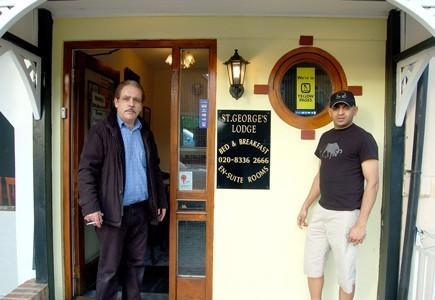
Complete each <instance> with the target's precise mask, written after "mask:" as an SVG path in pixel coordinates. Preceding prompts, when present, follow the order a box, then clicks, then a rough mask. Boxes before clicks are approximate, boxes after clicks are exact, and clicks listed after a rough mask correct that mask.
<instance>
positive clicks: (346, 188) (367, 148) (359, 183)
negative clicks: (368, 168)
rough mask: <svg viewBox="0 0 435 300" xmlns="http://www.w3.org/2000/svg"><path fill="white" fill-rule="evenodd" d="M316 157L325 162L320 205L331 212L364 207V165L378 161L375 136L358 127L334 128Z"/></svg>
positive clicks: (322, 173) (318, 147) (321, 140)
mask: <svg viewBox="0 0 435 300" xmlns="http://www.w3.org/2000/svg"><path fill="white" fill-rule="evenodd" d="M315 155H316V156H317V157H318V158H320V159H321V162H322V163H321V165H320V194H321V197H320V201H319V204H320V205H321V206H322V207H323V208H326V209H331V210H354V209H358V208H360V207H361V200H362V196H363V193H364V176H363V173H362V169H361V163H362V162H364V161H366V160H368V159H376V160H377V159H378V146H377V145H376V141H375V139H374V138H373V136H372V135H371V134H370V133H368V132H367V131H365V130H364V129H362V128H361V127H358V126H357V125H355V124H352V125H351V126H349V127H347V128H345V129H331V130H329V131H327V132H325V133H324V134H323V135H322V136H321V137H320V141H319V145H318V146H317V149H316V152H315Z"/></svg>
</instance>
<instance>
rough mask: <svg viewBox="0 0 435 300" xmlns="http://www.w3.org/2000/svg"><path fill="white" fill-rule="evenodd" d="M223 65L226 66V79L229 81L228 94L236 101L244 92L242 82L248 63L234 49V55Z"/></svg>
mask: <svg viewBox="0 0 435 300" xmlns="http://www.w3.org/2000/svg"><path fill="white" fill-rule="evenodd" d="M224 64H225V65H226V66H227V71H228V79H229V81H230V94H231V96H233V98H235V99H236V100H237V99H239V98H240V97H241V96H242V95H243V92H244V91H245V89H244V88H243V82H244V81H245V71H246V65H247V64H249V61H247V60H245V59H244V58H243V57H241V56H240V55H239V53H238V50H237V49H234V55H233V56H231V57H230V59H228V60H227V61H226V62H224Z"/></svg>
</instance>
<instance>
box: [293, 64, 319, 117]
mask: <svg viewBox="0 0 435 300" xmlns="http://www.w3.org/2000/svg"><path fill="white" fill-rule="evenodd" d="M296 78H297V80H296V86H297V92H296V99H297V100H296V109H312V110H314V109H315V108H316V102H315V101H316V99H315V98H316V97H315V84H316V71H315V68H297V69H296Z"/></svg>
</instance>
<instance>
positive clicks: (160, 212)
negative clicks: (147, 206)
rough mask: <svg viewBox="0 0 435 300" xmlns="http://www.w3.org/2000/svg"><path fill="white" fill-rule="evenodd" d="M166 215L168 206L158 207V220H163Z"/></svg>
mask: <svg viewBox="0 0 435 300" xmlns="http://www.w3.org/2000/svg"><path fill="white" fill-rule="evenodd" d="M165 216H166V208H158V209H157V220H158V221H159V222H161V221H163V219H164V218H165Z"/></svg>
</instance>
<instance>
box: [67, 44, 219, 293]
mask: <svg viewBox="0 0 435 300" xmlns="http://www.w3.org/2000/svg"><path fill="white" fill-rule="evenodd" d="M104 48H171V49H172V57H173V63H172V67H171V70H172V79H171V112H170V113H171V120H178V108H179V99H178V98H179V97H178V96H179V88H178V84H179V79H180V67H179V65H180V64H179V55H178V54H179V52H180V51H179V50H180V49H184V48H207V49H209V51H210V52H209V86H208V98H209V112H210V113H209V116H208V117H209V130H208V132H209V134H211V135H210V136H209V137H210V138H209V139H208V147H207V190H206V191H205V192H200V193H199V194H201V195H204V194H207V199H208V203H207V207H208V208H207V213H206V214H205V216H204V217H205V220H206V221H207V229H206V230H207V238H206V249H207V250H206V260H207V261H206V282H205V299H207V300H209V299H212V275H213V268H212V267H213V222H214V217H213V216H214V211H213V208H214V174H215V170H214V169H215V135H216V132H215V131H216V130H215V129H216V113H215V112H216V71H217V70H216V60H217V42H216V40H211V39H191V40H190V39H189V40H187V39H183V40H125V41H116V40H110V41H74V42H64V51H63V55H64V56H63V57H64V61H63V77H62V78H63V87H62V91H63V105H62V107H63V108H64V109H65V110H66V112H67V114H66V118H64V119H63V146H64V147H63V154H62V162H63V164H62V184H63V186H62V207H63V209H62V213H63V219H62V227H63V228H62V233H63V244H64V247H63V263H64V267H63V271H64V288H65V293H64V295H65V299H72V298H73V280H74V278H73V277H74V274H73V272H74V270H73V263H72V258H73V255H74V253H73V245H74V244H73V239H74V236H73V234H72V229H73V227H72V221H73V216H72V213H73V207H72V205H71V201H72V199H74V194H73V189H72V188H73V184H74V183H73V181H72V178H73V165H72V164H73V157H72V147H74V145H73V142H74V140H73V139H74V137H73V135H72V132H71V130H73V129H74V128H73V117H72V116H73V113H74V103H73V100H72V98H71V95H72V91H73V86H72V84H73V82H72V78H73V77H72V74H73V54H74V53H73V52H74V50H79V49H104ZM177 51H178V52H177ZM178 128H179V124H178V122H173V123H171V126H170V141H171V145H170V158H171V167H170V169H171V172H173V171H177V170H178V159H177V160H175V159H174V157H176V155H177V154H178V140H177V137H178V131H177V130H178ZM173 174H174V175H175V173H173ZM176 189H177V177H176V176H173V175H172V174H171V177H170V207H173V208H174V209H171V210H170V215H169V217H170V221H171V222H170V235H169V236H170V253H169V299H170V300H175V299H176V289H177V275H176V274H177V273H176V249H175V247H174V245H175V243H176V238H177V235H176V225H175V220H176V219H175V217H176V214H175V207H176V198H175V197H176V194H177V191H176ZM173 223H174V224H173ZM171 245H172V246H171Z"/></svg>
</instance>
